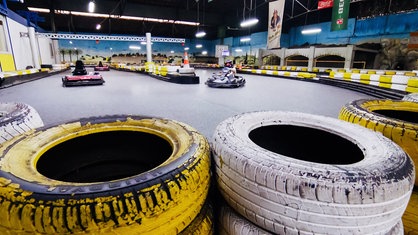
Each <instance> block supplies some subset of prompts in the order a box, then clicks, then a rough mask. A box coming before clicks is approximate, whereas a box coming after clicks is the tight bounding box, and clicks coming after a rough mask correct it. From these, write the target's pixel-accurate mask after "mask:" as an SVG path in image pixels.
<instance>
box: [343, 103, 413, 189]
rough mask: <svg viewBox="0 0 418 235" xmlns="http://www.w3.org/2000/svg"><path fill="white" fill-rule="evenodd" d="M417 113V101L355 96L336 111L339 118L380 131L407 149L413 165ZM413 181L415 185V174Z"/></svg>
mask: <svg viewBox="0 0 418 235" xmlns="http://www.w3.org/2000/svg"><path fill="white" fill-rule="evenodd" d="M417 116H418V103H415V102H408V101H402V100H390V99H360V100H355V101H352V102H350V103H348V104H346V105H345V106H344V107H342V109H341V110H340V113H339V119H341V120H344V121H348V122H351V123H356V124H359V125H361V126H364V127H367V128H369V129H372V130H374V131H377V132H381V133H382V134H383V135H384V136H386V137H388V138H389V139H391V140H393V141H394V142H395V143H397V144H398V145H399V146H401V147H402V148H403V149H404V151H405V152H406V153H408V155H409V156H410V157H411V158H412V160H413V161H414V164H415V166H418V124H417V121H416V120H417ZM416 170H417V168H416ZM416 172H418V171H416ZM415 185H417V186H418V177H417V178H416V179H415Z"/></svg>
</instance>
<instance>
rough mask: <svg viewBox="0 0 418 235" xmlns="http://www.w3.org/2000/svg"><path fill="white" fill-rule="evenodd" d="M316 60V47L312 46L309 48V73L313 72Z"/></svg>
mask: <svg viewBox="0 0 418 235" xmlns="http://www.w3.org/2000/svg"><path fill="white" fill-rule="evenodd" d="M314 59H315V47H314V46H310V47H309V55H308V71H309V72H312V69H313V64H314Z"/></svg>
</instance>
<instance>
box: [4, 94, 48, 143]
mask: <svg viewBox="0 0 418 235" xmlns="http://www.w3.org/2000/svg"><path fill="white" fill-rule="evenodd" d="M43 125H44V123H43V121H42V119H41V117H40V115H39V113H38V112H37V111H36V110H35V109H34V108H33V107H31V106H30V105H27V104H24V103H15V102H12V103H0V144H1V143H3V142H5V141H7V140H10V139H12V138H13V137H15V136H18V135H21V134H23V133H26V132H28V131H30V130H32V129H35V128H38V127H42V126H43Z"/></svg>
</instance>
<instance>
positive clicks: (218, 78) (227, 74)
mask: <svg viewBox="0 0 418 235" xmlns="http://www.w3.org/2000/svg"><path fill="white" fill-rule="evenodd" d="M205 84H206V85H208V86H209V87H217V88H237V87H242V86H244V85H245V79H244V78H243V77H242V76H239V75H236V74H235V73H234V72H233V70H232V69H228V68H224V69H222V72H219V73H213V74H212V77H210V78H208V80H207V81H206V82H205Z"/></svg>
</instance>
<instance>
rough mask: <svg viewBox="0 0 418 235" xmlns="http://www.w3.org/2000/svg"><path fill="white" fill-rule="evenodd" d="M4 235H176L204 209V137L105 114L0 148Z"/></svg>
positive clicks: (168, 123) (174, 125) (154, 121)
mask: <svg viewBox="0 0 418 235" xmlns="http://www.w3.org/2000/svg"><path fill="white" fill-rule="evenodd" d="M0 184H1V186H2V187H1V190H0V201H1V204H0V218H1V220H0V234H20V233H23V232H28V233H42V234H85V233H94V234H97V233H100V234H113V235H116V234H153V235H155V234H177V233H180V232H181V231H183V230H184V229H185V228H186V227H188V226H189V225H190V224H191V222H192V221H193V220H194V219H195V218H196V216H197V215H198V214H199V212H200V211H201V209H202V206H203V205H204V204H205V201H206V197H207V194H208V189H209V185H210V150H209V144H208V142H207V140H206V139H205V138H204V137H203V136H202V135H201V134H199V133H198V132H197V131H196V130H195V129H193V128H192V127H190V126H188V125H186V124H183V123H180V122H176V121H173V120H167V119H160V118H152V117H141V116H126V115H118V116H104V117H91V118H86V119H81V120H77V121H73V122H69V123H65V124H61V125H54V126H49V127H44V128H38V129H36V131H34V132H33V133H31V134H30V135H24V136H22V137H21V138H17V139H15V141H8V142H5V145H4V146H2V147H1V148H0Z"/></svg>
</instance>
